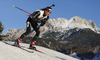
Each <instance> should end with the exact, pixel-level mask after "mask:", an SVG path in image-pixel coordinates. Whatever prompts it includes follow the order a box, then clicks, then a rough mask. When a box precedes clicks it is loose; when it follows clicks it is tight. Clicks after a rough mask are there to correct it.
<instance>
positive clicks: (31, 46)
mask: <svg viewBox="0 0 100 60" xmlns="http://www.w3.org/2000/svg"><path fill="white" fill-rule="evenodd" d="M35 42H36V41H32V42H31V44H30V46H29V49H32V50H36V47H35V46H34V45H35Z"/></svg>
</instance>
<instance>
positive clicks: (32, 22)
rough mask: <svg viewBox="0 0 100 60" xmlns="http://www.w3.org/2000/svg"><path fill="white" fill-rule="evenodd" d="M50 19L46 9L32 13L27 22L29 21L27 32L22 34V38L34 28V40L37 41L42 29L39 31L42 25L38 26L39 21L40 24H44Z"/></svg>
mask: <svg viewBox="0 0 100 60" xmlns="http://www.w3.org/2000/svg"><path fill="white" fill-rule="evenodd" d="M48 19H49V16H45V15H44V10H38V11H36V12H34V13H32V15H30V16H29V18H28V19H27V22H26V23H27V28H26V32H25V33H23V34H22V35H21V36H20V39H23V38H24V37H25V36H26V35H28V34H29V33H30V32H31V31H32V29H34V31H35V32H36V34H35V36H34V37H33V39H32V41H34V40H35V41H36V40H37V37H39V34H40V31H39V28H40V27H39V26H38V23H41V25H40V26H43V25H44V24H45V23H46V21H47V20H48Z"/></svg>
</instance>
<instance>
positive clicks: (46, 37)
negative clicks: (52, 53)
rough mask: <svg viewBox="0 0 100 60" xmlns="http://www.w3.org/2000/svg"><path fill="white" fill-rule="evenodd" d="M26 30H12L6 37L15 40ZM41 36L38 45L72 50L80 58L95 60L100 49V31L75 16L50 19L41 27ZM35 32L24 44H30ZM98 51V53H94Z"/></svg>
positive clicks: (90, 22) (93, 25) (89, 22)
mask: <svg viewBox="0 0 100 60" xmlns="http://www.w3.org/2000/svg"><path fill="white" fill-rule="evenodd" d="M24 32H25V29H15V28H14V29H10V30H8V31H7V32H6V33H5V34H4V35H6V39H7V40H11V41H13V40H15V39H17V38H18V37H19V36H20V35H21V34H22V33H24ZM40 32H41V33H40V36H39V37H41V38H39V39H38V40H37V43H36V45H40V46H44V47H47V48H50V49H54V50H57V51H60V52H62V53H65V54H69V53H70V51H71V48H72V49H74V51H73V52H77V54H78V56H81V57H84V56H85V55H87V54H90V55H88V56H86V57H85V58H93V57H94V55H95V53H97V52H98V51H100V50H96V47H97V46H98V47H99V48H100V44H99V43H100V41H99V40H100V29H99V28H98V27H97V26H96V24H95V22H93V21H92V20H86V19H83V18H81V17H78V16H75V17H72V18H71V19H70V20H67V19H66V18H57V19H49V20H48V21H47V23H46V24H45V25H44V26H42V27H40ZM34 35H35V32H32V33H31V34H29V35H28V36H27V37H25V38H24V39H23V40H24V41H23V42H25V43H30V41H31V39H32V37H33V36H34ZM94 51H96V52H94ZM91 55H92V57H91Z"/></svg>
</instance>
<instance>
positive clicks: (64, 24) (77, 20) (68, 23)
mask: <svg viewBox="0 0 100 60" xmlns="http://www.w3.org/2000/svg"><path fill="white" fill-rule="evenodd" d="M45 28H46V29H47V30H51V31H63V30H70V29H73V28H78V29H84V28H89V29H91V30H93V31H95V32H96V33H100V32H99V31H100V29H99V28H98V27H97V26H96V24H95V22H93V21H92V20H86V19H83V18H81V17H78V16H75V17H72V18H71V19H70V20H67V19H66V18H56V19H49V20H48V22H47V23H46V24H45Z"/></svg>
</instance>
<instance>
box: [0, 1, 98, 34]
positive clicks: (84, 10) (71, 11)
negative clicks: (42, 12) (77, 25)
mask: <svg viewBox="0 0 100 60" xmlns="http://www.w3.org/2000/svg"><path fill="white" fill-rule="evenodd" d="M53 3H54V4H55V5H56V6H55V7H54V8H53V11H52V14H51V15H50V18H51V19H53V18H54V19H56V18H67V19H70V18H72V17H74V16H79V17H81V18H84V19H87V20H92V21H94V22H95V23H96V25H97V26H98V27H99V28H100V23H99V22H100V21H99V20H100V19H99V18H100V0H0V21H1V22H2V23H3V24H4V27H5V29H4V31H3V33H5V32H6V31H7V30H9V29H11V28H17V29H21V28H24V29H26V25H25V24H24V22H26V20H27V18H28V16H27V15H28V14H26V13H24V12H22V11H20V10H18V9H16V8H14V7H13V5H15V6H18V7H20V8H22V9H23V10H26V11H27V12H29V13H32V12H34V11H35V10H38V9H41V8H44V7H47V6H50V5H52V4H53Z"/></svg>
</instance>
